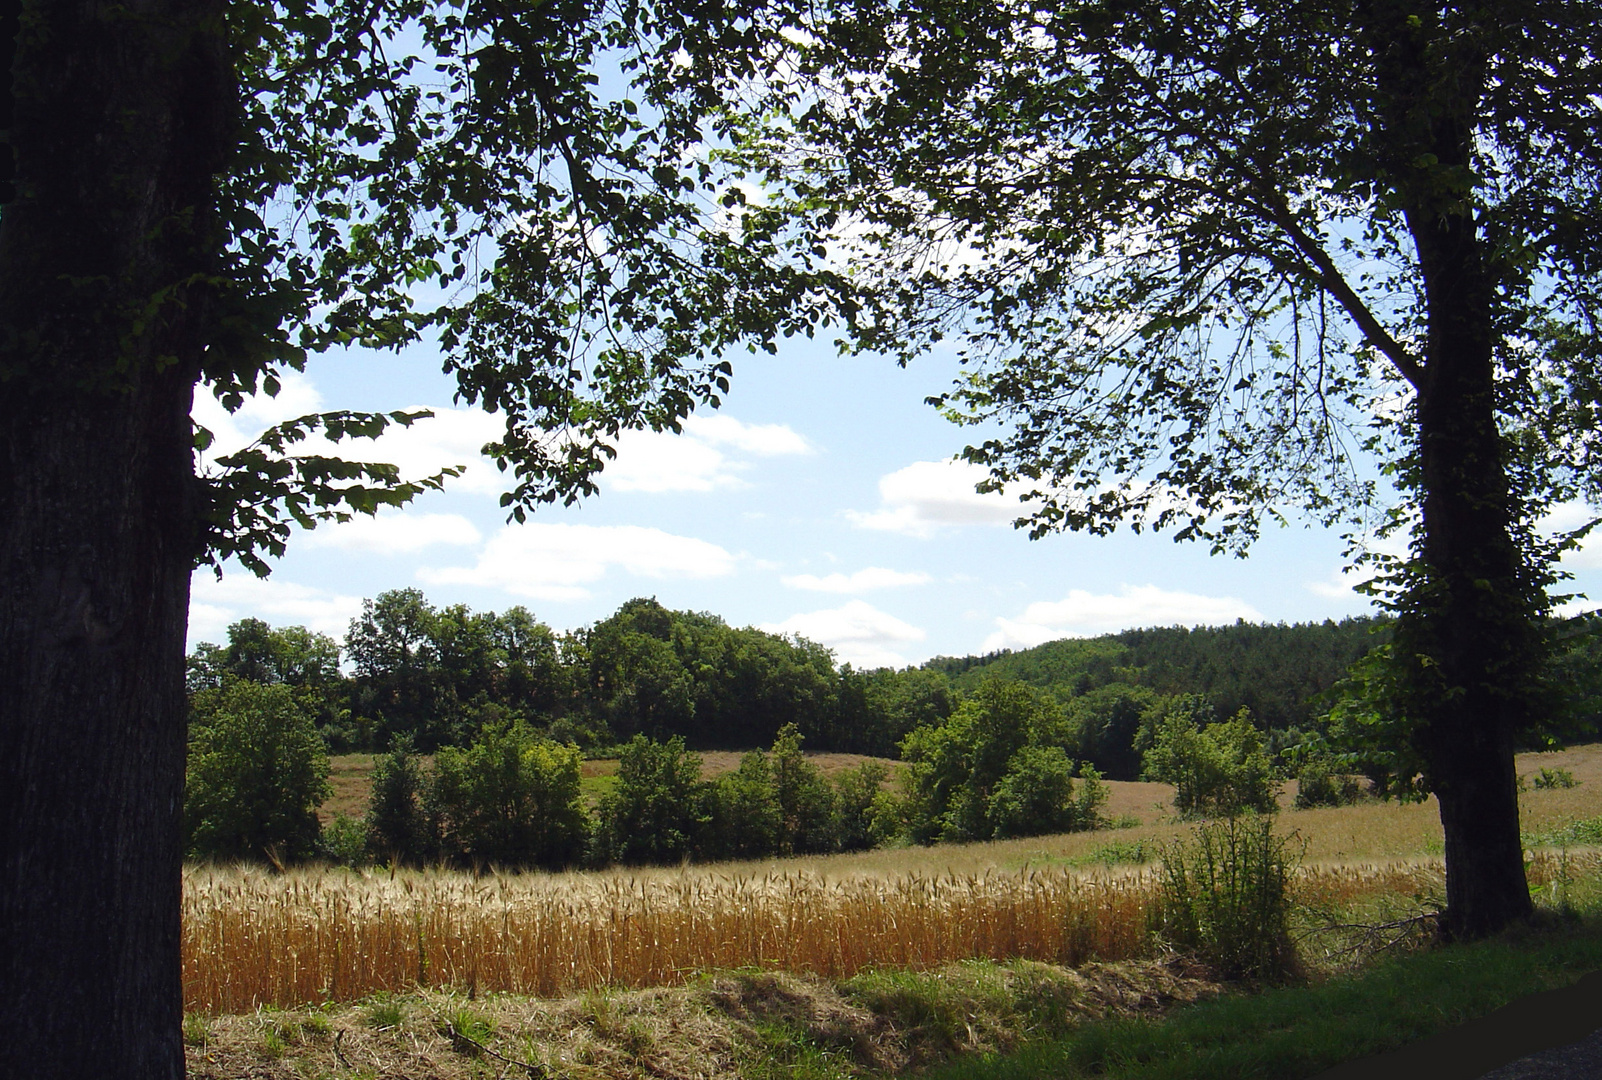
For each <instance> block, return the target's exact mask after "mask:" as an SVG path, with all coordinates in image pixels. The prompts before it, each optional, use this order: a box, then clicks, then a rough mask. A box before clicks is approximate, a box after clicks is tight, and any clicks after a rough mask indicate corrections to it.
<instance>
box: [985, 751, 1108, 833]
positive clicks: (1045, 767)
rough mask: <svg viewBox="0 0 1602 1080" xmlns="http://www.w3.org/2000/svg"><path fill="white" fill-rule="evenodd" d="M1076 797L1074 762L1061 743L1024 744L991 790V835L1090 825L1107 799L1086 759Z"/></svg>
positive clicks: (1056, 830)
mask: <svg viewBox="0 0 1602 1080" xmlns="http://www.w3.org/2000/svg"><path fill="white" fill-rule="evenodd" d="M1083 771H1084V778H1083V780H1082V781H1081V784H1080V791H1079V797H1078V798H1075V797H1074V780H1073V775H1074V765H1073V762H1072V761H1070V760H1069V759H1068V753H1067V751H1065V750H1063V748H1062V747H1060V746H1026V747H1024V748H1023V749H1022V750H1019V751H1018V752H1017V753H1016V754H1014V755H1013V756H1012V761H1010V762H1009V763H1008V765H1007V771H1006V773H1005V774H1004V775H1003V776H1002V778H1001V779H1000V780H999V781H998V782H997V783H996V786H995V789H994V790H993V791H992V792H991V793H990V806H989V808H988V809H989V813H988V817H989V819H990V835H991V836H992V837H995V838H997V839H1004V838H1007V837H1014V836H1041V835H1043V834H1045V833H1060V832H1073V831H1076V830H1080V829H1093V828H1095V827H1096V821H1097V818H1098V814H1097V811H1098V810H1099V809H1100V808H1101V806H1102V804H1103V803H1105V802H1106V799H1107V790H1106V787H1105V785H1103V784H1102V782H1101V775H1100V774H1099V773H1097V772H1096V770H1095V768H1094V767H1093V766H1092V765H1091V764H1090V763H1089V762H1085V763H1084V765H1083Z"/></svg>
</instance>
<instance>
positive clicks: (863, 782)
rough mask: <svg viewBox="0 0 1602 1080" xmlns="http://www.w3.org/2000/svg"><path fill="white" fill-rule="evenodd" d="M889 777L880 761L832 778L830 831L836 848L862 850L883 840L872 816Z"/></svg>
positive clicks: (874, 817) (874, 815)
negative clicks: (832, 818) (832, 798)
mask: <svg viewBox="0 0 1602 1080" xmlns="http://www.w3.org/2000/svg"><path fill="white" fill-rule="evenodd" d="M889 778H890V769H889V767H888V766H886V765H885V764H884V763H883V762H880V761H864V762H863V763H862V764H861V765H858V766H857V767H856V768H854V769H847V770H845V771H844V772H842V773H840V774H839V776H837V777H836V778H835V781H834V822H833V824H832V826H831V831H832V832H833V834H834V839H835V844H836V846H837V847H838V848H839V850H841V851H866V850H867V849H868V848H871V847H876V846H878V844H879V843H880V842H882V841H883V840H884V839H885V837H884V836H883V835H882V834H881V833H880V832H879V831H878V830H877V829H876V827H875V819H876V816H877V808H878V807H879V805H880V796H881V795H882V794H884V790H883V789H884V785H885V782H886V781H887V780H888V779H889ZM897 831H899V830H897Z"/></svg>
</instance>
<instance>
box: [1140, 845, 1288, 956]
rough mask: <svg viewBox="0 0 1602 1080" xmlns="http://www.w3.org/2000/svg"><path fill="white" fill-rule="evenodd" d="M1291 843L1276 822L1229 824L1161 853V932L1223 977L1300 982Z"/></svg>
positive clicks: (1167, 940)
mask: <svg viewBox="0 0 1602 1080" xmlns="http://www.w3.org/2000/svg"><path fill="white" fill-rule="evenodd" d="M1290 847H1291V840H1290V839H1289V838H1286V837H1279V836H1275V835H1274V831H1273V819H1272V818H1269V817H1259V816H1251V817H1247V818H1244V819H1236V818H1230V819H1228V820H1225V821H1221V822H1214V823H1212V824H1209V825H1203V826H1201V827H1199V828H1198V829H1197V830H1196V831H1195V833H1194V834H1193V835H1192V837H1191V839H1190V840H1189V841H1181V842H1179V843H1176V844H1171V845H1166V846H1164V847H1163V848H1162V851H1161V856H1162V863H1163V866H1162V877H1161V888H1162V895H1161V900H1160V903H1159V905H1158V908H1157V930H1158V934H1159V936H1160V937H1161V938H1162V939H1163V940H1165V941H1166V942H1167V943H1168V944H1170V945H1172V946H1173V947H1175V948H1177V949H1180V950H1182V951H1186V952H1190V953H1193V954H1194V955H1196V956H1197V957H1198V958H1199V959H1201V960H1202V961H1203V962H1204V963H1206V964H1207V965H1208V966H1209V967H1211V968H1212V969H1213V970H1214V972H1216V973H1217V974H1218V975H1219V976H1220V977H1223V978H1226V979H1248V980H1253V981H1259V982H1269V983H1278V982H1285V981H1287V980H1289V979H1291V978H1293V977H1295V976H1296V974H1297V973H1298V965H1297V959H1296V949H1295V946H1294V945H1293V944H1292V942H1291V938H1290V889H1289V885H1290V878H1291V874H1292V872H1293V870H1294V862H1295V860H1294V859H1293V858H1292V856H1291V854H1290Z"/></svg>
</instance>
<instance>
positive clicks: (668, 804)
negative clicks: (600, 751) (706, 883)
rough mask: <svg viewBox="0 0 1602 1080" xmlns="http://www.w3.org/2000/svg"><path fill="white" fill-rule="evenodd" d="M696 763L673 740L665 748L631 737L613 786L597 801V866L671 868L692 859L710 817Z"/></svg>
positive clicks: (676, 739)
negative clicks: (661, 865)
mask: <svg viewBox="0 0 1602 1080" xmlns="http://www.w3.org/2000/svg"><path fill="white" fill-rule="evenodd" d="M709 795H710V791H709V785H707V784H706V783H705V782H704V781H702V779H701V759H700V758H699V757H697V756H696V755H694V754H691V753H688V752H686V751H685V749H684V739H683V737H682V736H678V735H675V736H674V737H673V738H671V739H669V740H668V741H667V742H665V743H657V742H652V741H651V740H650V739H648V738H646V737H645V736H644V735H636V736H634V738H633V739H631V740H629V742H628V743H627V745H625V746H624V747H623V753H622V757H621V759H620V761H619V762H618V772H617V786H616V787H615V788H613V789H612V791H611V792H610V793H609V794H607V795H606V797H605V798H603V799H602V800H601V804H600V806H599V807H598V808H597V813H596V817H597V821H596V829H595V838H594V841H593V851H594V854H595V858H596V861H598V862H600V863H601V864H603V865H604V864H606V863H611V862H620V863H623V864H625V865H628V866H639V865H645V864H653V863H654V864H662V863H670V864H671V863H676V862H679V861H680V860H682V859H687V858H689V856H690V855H691V854H693V853H694V852H695V851H696V849H697V847H698V846H699V845H700V844H701V842H702V840H703V835H704V833H705V831H706V828H707V825H708V824H709V823H710V820H711V815H710V811H709V807H708V805H707V804H708V801H709Z"/></svg>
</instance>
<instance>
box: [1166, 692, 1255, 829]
mask: <svg viewBox="0 0 1602 1080" xmlns="http://www.w3.org/2000/svg"><path fill="white" fill-rule="evenodd" d="M1145 763H1146V764H1145V770H1144V773H1143V774H1142V775H1144V776H1145V778H1146V779H1148V780H1160V781H1162V782H1164V783H1168V784H1173V785H1174V787H1175V788H1176V789H1177V791H1176V793H1175V796H1174V806H1175V808H1177V809H1178V810H1179V812H1180V813H1181V814H1183V815H1185V816H1187V817H1210V816H1221V817H1232V816H1234V815H1236V814H1239V813H1242V812H1244V811H1248V810H1251V811H1256V812H1258V813H1263V814H1272V813H1274V812H1275V811H1276V810H1278V809H1279V801H1278V799H1279V785H1278V783H1276V782H1275V780H1274V771H1273V763H1272V762H1271V761H1270V760H1269V757H1268V754H1267V752H1266V751H1264V749H1263V736H1262V733H1261V732H1259V731H1258V730H1257V728H1256V727H1255V726H1254V725H1253V724H1252V721H1251V714H1250V713H1249V712H1248V711H1247V710H1246V709H1241V710H1240V712H1238V713H1236V714H1235V715H1234V716H1233V717H1231V718H1230V719H1228V720H1225V721H1223V722H1221V723H1212V724H1208V725H1207V726H1206V727H1199V726H1198V725H1197V723H1196V721H1195V719H1194V718H1193V717H1191V716H1186V715H1175V716H1170V717H1168V718H1167V719H1165V720H1164V721H1163V722H1162V725H1161V726H1160V727H1158V729H1157V731H1156V736H1155V738H1154V740H1153V742H1152V746H1151V749H1149V750H1147V751H1146V757H1145Z"/></svg>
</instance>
